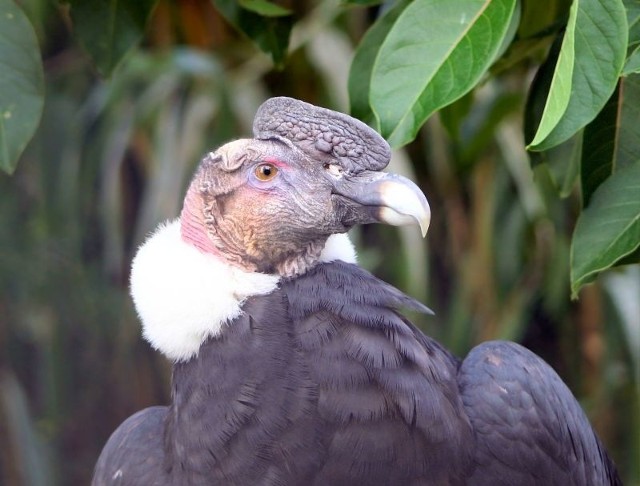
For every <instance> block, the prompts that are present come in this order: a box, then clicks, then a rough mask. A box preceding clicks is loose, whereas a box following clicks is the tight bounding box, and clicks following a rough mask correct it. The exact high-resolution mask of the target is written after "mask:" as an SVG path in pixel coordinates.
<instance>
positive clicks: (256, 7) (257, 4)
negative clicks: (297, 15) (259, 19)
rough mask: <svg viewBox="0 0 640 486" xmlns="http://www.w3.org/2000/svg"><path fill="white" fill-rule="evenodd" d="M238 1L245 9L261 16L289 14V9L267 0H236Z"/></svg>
mask: <svg viewBox="0 0 640 486" xmlns="http://www.w3.org/2000/svg"><path fill="white" fill-rule="evenodd" d="M238 3H239V4H240V6H241V7H242V8H244V9H245V10H249V11H251V12H254V13H257V14H258V15H262V16H263V17H284V16H286V15H291V10H289V9H288V8H284V7H281V6H280V5H277V4H275V3H271V2H268V1H267V0H238Z"/></svg>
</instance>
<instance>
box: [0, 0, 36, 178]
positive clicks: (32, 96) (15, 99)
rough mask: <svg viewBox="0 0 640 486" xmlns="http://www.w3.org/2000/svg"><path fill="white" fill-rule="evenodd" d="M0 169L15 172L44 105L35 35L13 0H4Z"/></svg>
mask: <svg viewBox="0 0 640 486" xmlns="http://www.w3.org/2000/svg"><path fill="white" fill-rule="evenodd" d="M0 46H2V47H1V48H0V73H2V74H1V75H0V169H3V170H4V171H6V172H12V171H13V170H14V169H15V166H16V163H17V162H18V157H20V154H21V153H22V151H23V150H24V149H25V147H26V145H27V143H28V142H29V140H30V139H31V137H32V136H33V134H34V133H35V131H36V128H37V127H38V122H39V121H40V115H41V113H42V105H43V101H44V100H43V96H44V93H43V73H42V63H41V61H40V52H39V50H38V44H37V40H36V35H35V32H34V31H33V28H32V27H31V24H30V23H29V21H28V20H27V18H26V16H25V15H24V13H22V11H21V10H20V9H19V8H18V7H17V6H16V5H15V3H14V2H13V0H0Z"/></svg>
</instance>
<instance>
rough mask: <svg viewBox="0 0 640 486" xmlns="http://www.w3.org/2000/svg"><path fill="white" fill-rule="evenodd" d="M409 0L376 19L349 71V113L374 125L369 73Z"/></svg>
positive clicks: (403, 0)
mask: <svg viewBox="0 0 640 486" xmlns="http://www.w3.org/2000/svg"><path fill="white" fill-rule="evenodd" d="M409 3H410V0H401V1H399V2H398V3H397V4H396V5H394V7H393V8H392V9H390V10H389V11H388V12H387V13H386V14H385V15H384V16H382V17H381V18H379V19H378V21H377V22H376V23H375V24H373V26H372V27H371V28H370V29H369V30H368V31H367V33H366V34H365V36H364V37H363V38H362V40H361V41H360V44H359V45H358V49H357V50H356V54H355V57H354V58H353V61H352V63H351V70H350V71H349V99H350V102H351V114H352V115H353V116H355V117H357V118H360V119H361V120H363V121H365V122H367V123H369V124H370V125H371V126H374V127H375V128H377V129H378V130H379V128H378V127H377V126H376V125H377V123H376V121H375V116H374V115H373V111H372V110H371V106H370V104H369V93H370V89H371V74H372V72H373V64H374V62H375V60H376V57H377V55H378V52H379V51H380V46H381V45H382V42H383V41H384V39H385V37H386V36H387V34H388V33H389V31H390V30H391V27H393V25H394V23H395V21H396V20H397V19H398V17H399V16H400V14H401V13H402V11H403V10H404V9H405V8H406V7H407V5H409Z"/></svg>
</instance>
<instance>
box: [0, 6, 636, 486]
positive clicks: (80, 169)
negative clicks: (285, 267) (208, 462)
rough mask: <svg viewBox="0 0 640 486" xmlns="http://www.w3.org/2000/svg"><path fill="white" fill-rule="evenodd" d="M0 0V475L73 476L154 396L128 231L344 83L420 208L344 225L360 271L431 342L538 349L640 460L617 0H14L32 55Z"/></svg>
mask: <svg viewBox="0 0 640 486" xmlns="http://www.w3.org/2000/svg"><path fill="white" fill-rule="evenodd" d="M14 2H15V0H0V13H2V12H7V10H2V9H4V8H8V9H9V10H8V11H10V12H15V15H16V18H19V19H21V20H20V23H16V24H15V25H16V26H19V27H20V28H19V29H17V30H15V31H12V30H10V29H6V28H5V27H4V24H3V22H5V17H2V16H0V25H1V26H3V27H2V28H1V29H0V40H1V42H0V86H1V87H2V89H0V113H3V112H4V110H5V107H6V106H8V105H6V104H5V103H13V104H17V103H19V104H20V107H21V109H23V110H24V111H18V112H16V113H23V114H24V117H25V118H24V120H22V121H21V123H23V122H24V123H23V124H21V125H20V126H19V127H20V128H19V130H18V131H17V132H12V135H11V137H9V138H7V139H6V140H5V141H4V142H2V139H1V138H0V142H2V143H5V144H8V145H7V147H9V151H8V154H9V155H8V156H7V157H6V158H3V159H0V162H1V163H0V167H1V168H2V169H3V170H4V171H6V172H11V171H13V169H14V168H16V164H17V163H18V159H19V158H20V164H18V165H17V169H16V170H15V175H13V176H11V177H9V176H4V175H1V176H0V194H1V196H0V218H1V219H2V221H3V224H2V225H0V248H1V250H0V315H2V316H3V318H2V319H0V482H2V483H3V484H8V485H13V484H21V482H23V481H25V480H30V481H31V480H33V481H40V482H45V483H46V482H47V478H49V477H57V478H59V480H60V483H62V484H86V483H87V482H88V478H89V476H90V474H91V468H92V467H93V465H94V463H95V458H96V455H97V453H98V451H99V449H100V447H101V446H102V445H103V443H104V441H105V440H106V438H107V437H108V435H109V433H110V432H111V431H112V430H113V428H114V427H115V426H116V425H117V424H118V423H120V422H121V421H122V420H123V419H124V418H125V417H126V416H128V415H129V414H130V413H132V412H134V411H136V410H138V409H140V408H143V407H144V406H148V405H152V404H158V403H163V402H165V401H166V399H167V396H168V393H169V391H168V390H167V388H166V383H167V382H168V373H167V368H166V365H164V364H163V362H162V361H161V359H159V358H158V357H157V356H156V355H154V353H152V352H151V351H150V350H149V349H148V347H147V346H146V345H145V344H144V343H143V342H142V341H141V340H140V336H139V327H138V324H137V323H136V317H135V315H134V312H133V309H132V307H131V303H130V300H129V298H128V296H127V278H128V268H129V264H130V261H131V258H132V256H133V254H134V253H135V249H136V246H137V245H138V244H139V243H140V242H141V240H142V239H143V238H144V236H145V234H147V233H148V232H149V231H150V230H151V229H152V228H153V227H154V226H155V225H156V224H157V223H158V222H159V221H162V220H164V219H167V218H173V217H175V216H176V214H177V213H178V211H179V207H180V204H181V197H182V195H183V192H184V188H185V185H186V184H187V181H188V179H189V177H190V174H191V173H192V171H193V169H194V167H195V164H196V163H197V160H198V158H199V156H200V154H202V153H205V152H206V151H208V150H210V149H211V148H212V147H215V146H217V145H219V144H221V143H223V142H224V141H227V140H229V139H232V138H235V137H239V136H243V135H246V134H247V133H250V130H251V121H252V117H253V115H254V113H255V110H256V108H257V106H258V105H259V104H260V103H261V102H262V101H263V100H264V98H266V97H268V96H273V95H281V94H284V95H288V96H294V97H297V98H301V99H304V100H307V101H310V102H313V103H316V104H319V105H324V106H329V107H332V108H335V109H339V110H342V111H346V110H347V108H348V106H347V101H346V100H347V87H348V95H349V98H350V103H351V111H352V113H353V114H354V115H355V116H358V117H359V118H361V119H363V120H365V121H367V122H368V123H370V124H371V125H372V126H375V127H376V128H378V129H380V130H382V133H383V134H384V135H385V136H387V137H388V138H389V140H390V141H391V143H392V144H393V145H394V146H395V147H397V150H396V151H395V153H394V157H393V159H392V161H391V164H390V170H392V171H396V172H401V173H404V174H405V175H408V176H410V177H412V178H413V179H415V180H416V181H417V182H418V183H419V185H420V186H421V187H422V188H423V189H424V190H425V192H426V194H427V196H428V198H429V199H430V202H431V206H432V208H433V213H434V214H433V222H432V229H431V230H430V234H429V237H428V238H427V242H428V244H429V251H428V252H427V247H426V245H425V244H424V242H423V241H422V240H421V239H420V238H419V235H418V234H417V233H416V232H415V231H413V228H403V229H401V230H400V231H399V232H397V231H396V230H395V229H390V228H383V227H377V226H373V227H365V228H362V229H359V230H357V231H354V233H353V238H354V239H355V240H356V242H357V243H358V247H359V248H360V249H361V252H360V261H361V262H362V264H363V265H364V266H366V267H368V268H370V269H372V270H374V271H375V272H376V273H377V274H378V275H380V276H381V277H382V278H384V279H386V280H388V281H390V282H392V283H393V284H394V285H396V286H399V287H400V288H402V289H405V290H408V292H409V293H410V294H412V295H414V296H416V297H418V298H420V299H423V300H425V301H426V302H427V303H428V304H429V305H430V306H431V307H433V308H434V309H435V310H436V311H437V314H438V318H437V322H439V323H440V324H441V325H435V324H434V322H435V321H434V320H426V321H425V320H424V319H422V318H420V317H416V320H417V321H418V323H419V324H420V325H421V326H423V327H424V328H425V329H427V331H428V332H429V333H430V334H432V335H433V336H434V337H436V338H437V339H440V340H441V341H442V342H443V343H444V344H445V345H446V346H448V347H449V348H451V349H452V350H454V351H455V352H456V353H459V354H464V353H466V352H467V351H468V350H469V348H470V347H472V346H473V345H474V344H476V343H477V342H479V341H482V340H486V339H497V338H500V339H514V340H517V341H520V342H522V343H524V344H525V345H527V346H528V347H530V348H532V349H533V350H534V351H536V352H537V353H539V354H541V355H542V356H543V357H544V358H545V359H547V360H548V361H549V362H550V363H551V364H552V365H553V366H554V367H555V368H556V369H557V370H558V371H559V373H560V374H561V376H562V377H563V378H564V379H565V380H566V381H567V382H568V384H569V385H570V387H571V388H572V390H574V392H575V393H576V395H577V396H578V397H579V398H580V400H581V402H582V404H583V405H584V407H585V410H586V411H587V413H588V415H589V417H590V419H591V420H592V422H593V423H594V424H595V426H596V429H597V430H598V431H599V433H600V435H601V436H602V437H603V439H604V441H605V443H606V444H607V446H608V447H609V448H610V449H611V450H612V451H613V455H614V458H615V459H616V462H617V463H618V465H619V467H620V469H621V471H622V472H623V476H624V477H625V478H628V480H627V481H626V484H632V485H633V484H634V483H633V478H636V477H640V464H639V463H638V461H637V460H636V458H637V456H638V454H640V434H637V433H634V432H636V431H637V430H640V422H639V420H640V417H638V414H637V413H636V410H637V407H638V406H639V404H640V391H639V390H640V388H639V386H638V381H637V380H638V371H637V370H638V369H640V368H638V363H640V352H639V351H638V350H639V349H640V348H639V347H638V346H637V344H636V343H638V342H640V341H638V337H637V336H638V335H639V334H638V332H637V329H638V328H640V323H638V317H637V316H638V315H640V305H639V304H638V299H637V297H636V294H637V291H634V289H638V288H640V272H638V270H639V268H638V266H637V265H634V266H631V267H629V266H627V265H628V264H629V263H634V262H637V261H638V257H639V256H640V251H639V250H638V242H639V241H640V236H639V235H638V231H639V230H638V219H639V218H638V215H639V214H640V211H639V209H638V207H639V201H640V199H639V198H640V190H638V189H637V184H638V179H639V175H638V163H640V99H639V98H640V73H638V69H637V66H638V64H637V63H638V48H639V46H640V4H639V3H638V2H637V0H624V1H623V2H620V1H619V0H608V1H606V2H596V1H595V0H573V1H570V0H543V1H534V0H521V1H515V0H473V1H458V0H456V1H450V0H396V1H388V2H380V1H378V0H352V1H341V0H327V1H323V2H314V1H311V0H305V1H301V2H293V1H287V0H272V1H268V0H242V1H237V2H230V1H227V0H190V1H189V2H171V1H170V0H155V1H152V0H145V1H142V2H133V1H128V0H127V1H124V0H121V1H120V2H105V1H103V0H89V1H76V0H71V1H70V2H69V3H68V4H63V5H61V6H60V5H56V4H54V3H53V2H50V1H49V0H29V1H26V2H22V3H21V4H20V5H21V6H22V7H23V8H24V12H25V13H26V15H27V16H28V18H29V21H30V22H31V23H32V24H33V27H34V28H35V32H36V33H37V35H38V40H39V43H40V48H39V49H38V44H37V41H36V38H35V36H34V35H33V32H32V30H33V29H32V28H31V27H30V26H29V23H28V22H27V20H26V18H25V16H24V14H23V13H22V12H21V10H20V9H18V7H17V6H16V4H15V3H14ZM380 4H381V5H380ZM625 26H628V27H625ZM13 33H15V35H16V37H15V38H14V37H10V35H13ZM67 33H68V34H69V37H65V36H66V34H67ZM78 46H81V47H82V48H83V49H84V51H85V52H86V54H85V53H80V52H79V50H78ZM40 53H41V55H42V57H43V58H44V60H45V66H46V70H45V77H44V83H43V80H42V73H41V69H42V68H41V62H40V60H39V57H40ZM265 54H267V55H265ZM269 57H270V58H271V59H269ZM351 59H352V62H351ZM5 60H8V61H5ZM18 61H19V62H18ZM5 62H6V64H5ZM96 68H97V69H96ZM96 71H97V73H96ZM98 73H100V74H101V75H102V78H100V77H98V76H97V74H98ZM532 79H533V82H532V81H531V80H532ZM2 83H5V84H2ZM45 88H46V89H45ZM45 93H46V96H45ZM43 102H44V111H43V115H42V120H41V122H40V125H39V128H38V130H37V132H36V134H35V136H33V131H34V130H35V128H36V126H37V124H38V120H39V119H40V110H42V104H43ZM11 120H12V121H16V118H15V117H12V118H11ZM523 120H524V121H523ZM2 122H3V119H2V118H0V123H2ZM4 126H5V128H6V127H9V126H10V125H8V124H5V125H4ZM29 126H30V127H31V128H30V130H27V128H28V127H29ZM13 127H14V128H16V127H17V125H14V126H13ZM11 129H13V128H11ZM32 136H33V138H32ZM29 139H31V143H30V144H29V145H28V146H27V147H26V148H25V145H26V144H27V142H28V140H29ZM533 142H535V144H533ZM2 143H0V148H2ZM527 143H528V144H529V146H530V150H529V151H527V148H526V147H527ZM401 146H402V148H400V147H401ZM0 153H3V152H0ZM20 153H22V155H20ZM634 184H635V185H634ZM612 267H620V268H618V269H616V270H615V271H610V272H605V270H607V269H611V268H612ZM602 272H604V273H605V275H604V277H602V278H598V277H599V275H601V274H602ZM590 282H595V283H594V284H593V285H588V286H586V285H587V284H588V283H590ZM634 292H635V293H634ZM572 296H573V297H576V296H580V299H579V300H572V299H571V297H572ZM98 377H99V378H98ZM25 401H27V402H28V405H26V404H25ZM20 404H22V405H20ZM14 422H15V424H14ZM5 432H6V433H5ZM21 464H28V465H30V466H29V468H30V471H24V470H22V469H21V467H22V466H21ZM36 470H37V471H46V472H47V473H46V474H35V473H34V471H36ZM50 472H51V473H50ZM25 478H27V479H25ZM34 478H35V479H34ZM43 478H44V479H43ZM635 484H637V483H635Z"/></svg>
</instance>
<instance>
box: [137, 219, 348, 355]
mask: <svg viewBox="0 0 640 486" xmlns="http://www.w3.org/2000/svg"><path fill="white" fill-rule="evenodd" d="M320 260H321V261H323V262H330V261H334V260H342V261H345V262H347V263H356V252H355V249H354V247H353V244H352V243H351V241H350V240H349V237H348V236H347V235H346V234H338V235H332V236H330V237H329V239H328V240H327V243H326V245H325V247H324V250H323V251H322V254H321V255H320ZM279 280H280V277H279V276H278V275H269V274H265V273H257V272H247V271H244V270H242V269H240V268H238V267H235V266H232V265H229V264H228V263H226V262H223V261H222V260H220V259H219V258H216V257H215V256H213V255H211V254H207V253H203V252H201V251H200V250H198V249H196V248H195V247H193V246H192V245H189V244H188V243H185V242H184V241H183V240H182V238H181V236H180V221H179V220H175V221H172V222H166V223H163V224H161V225H160V226H159V227H158V229H156V231H155V232H154V233H153V234H152V235H151V236H150V237H149V238H148V239H147V241H146V242H145V243H144V244H143V245H142V246H141V247H140V249H139V250H138V253H137V255H136V256H135V258H134V259H133V263H132V266H131V296H132V297H133V302H134V304H135V307H136V310H137V312H138V315H139V316H140V320H141V321H142V330H143V331H142V333H143V336H144V338H145V339H146V340H147V341H149V343H151V346H153V347H154V348H155V349H157V350H158V351H160V352H161V353H162V354H164V355H165V356H166V357H167V358H169V359H171V360H173V361H187V360H189V359H191V358H192V357H194V356H196V355H197V354H198V350H199V349H200V346H201V345H202V343H203V342H204V341H206V340H207V339H208V338H209V337H214V336H218V335H219V334H220V332H221V331H222V328H223V326H224V325H225V324H226V323H228V322H230V321H231V320H233V319H235V318H236V317H238V316H239V315H240V314H241V313H242V304H243V303H244V301H245V300H246V299H247V298H249V297H251V296H254V295H265V294H268V293H270V292H273V291H274V290H275V289H276V288H277V287H278V281H279Z"/></svg>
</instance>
